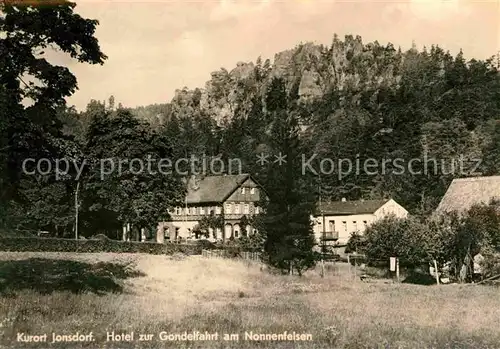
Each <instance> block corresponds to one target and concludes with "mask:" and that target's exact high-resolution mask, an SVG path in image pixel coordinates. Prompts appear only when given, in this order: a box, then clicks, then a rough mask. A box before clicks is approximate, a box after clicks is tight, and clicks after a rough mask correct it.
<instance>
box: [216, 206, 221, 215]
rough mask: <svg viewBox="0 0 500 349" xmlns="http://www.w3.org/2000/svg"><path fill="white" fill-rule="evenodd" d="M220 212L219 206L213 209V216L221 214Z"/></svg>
mask: <svg viewBox="0 0 500 349" xmlns="http://www.w3.org/2000/svg"><path fill="white" fill-rule="evenodd" d="M221 211H222V210H221V209H220V206H216V207H215V214H221Z"/></svg>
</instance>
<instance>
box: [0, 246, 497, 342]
mask: <svg viewBox="0 0 500 349" xmlns="http://www.w3.org/2000/svg"><path fill="white" fill-rule="evenodd" d="M346 268H347V267H346V266H345V265H341V264H338V265H337V267H336V268H335V269H332V270H327V275H326V277H325V278H323V279H322V278H320V276H319V273H318V272H317V271H310V272H308V273H306V275H305V276H303V277H302V278H299V277H297V276H281V275H280V276H277V275H271V274H269V273H267V272H266V271H261V269H260V267H259V266H258V265H254V264H252V265H251V264H246V263H244V262H238V261H232V260H230V261H227V260H218V259H202V258H201V257H198V256H194V257H181V256H179V257H176V256H174V257H166V256H152V255H127V254H63V253H43V254H42V253H1V255H0V345H1V346H2V347H6V348H7V347H8V348H11V347H15V348H25V347H26V348H49V347H54V348H83V347H88V348H387V347H390V348H493V347H500V331H499V330H498V328H499V327H498V322H499V319H500V291H499V290H498V289H497V288H494V287H486V286H470V285H469V286H467V285H441V286H418V285H408V284H396V283H392V282H389V281H387V282H380V281H379V282H361V281H360V280H356V281H355V280H354V278H353V277H351V276H350V274H349V273H348V272H347V271H346ZM111 331H114V332H115V334H118V333H122V332H124V333H130V332H132V331H133V332H134V341H130V342H128V341H121V342H113V341H108V342H107V341H106V336H107V332H111ZM184 331H187V332H188V333H192V332H193V331H199V332H200V333H204V332H205V331H208V332H210V333H215V332H217V333H218V335H219V337H218V339H217V340H210V341H169V340H160V338H159V334H160V332H164V333H171V334H172V333H183V332H184ZM251 331H253V333H254V334H255V333H267V334H272V333H276V334H279V333H283V331H288V333H291V332H293V331H295V332H297V333H303V334H310V335H311V337H312V340H305V341H284V340H279V341H270V340H264V341H255V340H248V339H245V336H244V334H245V332H248V333H249V332H251ZM76 332H79V333H80V334H88V333H90V332H92V335H93V337H92V338H93V339H94V341H90V342H65V343H56V344H52V343H51V342H52V333H55V334H56V335H65V334H74V333H76ZM18 333H24V334H25V335H42V334H44V333H46V334H47V342H46V343H41V342H38V343H25V342H20V341H17V334H18ZM225 333H226V334H239V340H238V341H236V340H235V337H233V340H232V341H227V340H224V338H222V336H223V334H225ZM139 334H153V335H154V336H153V339H152V341H148V342H143V341H139ZM23 338H24V337H23ZM88 338H90V337H88ZM162 338H163V337H162ZM306 339H307V338H306Z"/></svg>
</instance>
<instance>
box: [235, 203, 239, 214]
mask: <svg viewBox="0 0 500 349" xmlns="http://www.w3.org/2000/svg"><path fill="white" fill-rule="evenodd" d="M234 213H236V214H239V213H240V204H234Z"/></svg>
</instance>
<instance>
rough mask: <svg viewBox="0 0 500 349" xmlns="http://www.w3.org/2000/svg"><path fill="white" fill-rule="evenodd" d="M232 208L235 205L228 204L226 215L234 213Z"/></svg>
mask: <svg viewBox="0 0 500 349" xmlns="http://www.w3.org/2000/svg"><path fill="white" fill-rule="evenodd" d="M232 206H233V205H231V204H226V209H225V211H226V213H229V214H231V213H232V211H233V207H232Z"/></svg>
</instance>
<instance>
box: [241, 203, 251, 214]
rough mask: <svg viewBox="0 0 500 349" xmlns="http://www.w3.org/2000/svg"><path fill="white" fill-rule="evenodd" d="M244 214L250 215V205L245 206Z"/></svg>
mask: <svg viewBox="0 0 500 349" xmlns="http://www.w3.org/2000/svg"><path fill="white" fill-rule="evenodd" d="M243 213H244V214H249V213H250V205H249V204H245V205H244V206H243Z"/></svg>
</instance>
